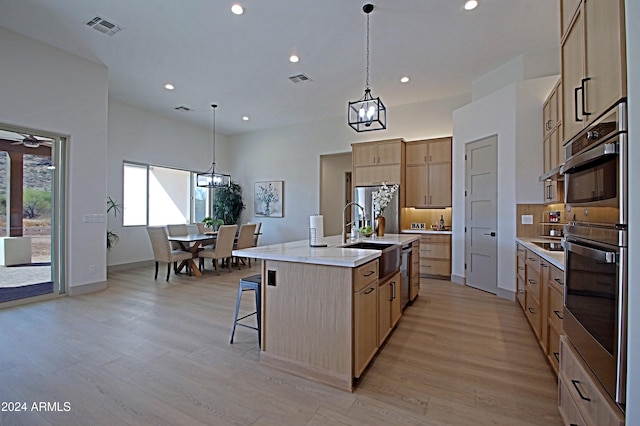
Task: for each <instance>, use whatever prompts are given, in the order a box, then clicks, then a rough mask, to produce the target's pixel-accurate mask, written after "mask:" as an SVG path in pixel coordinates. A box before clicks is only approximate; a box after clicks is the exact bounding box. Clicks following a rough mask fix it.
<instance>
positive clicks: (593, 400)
mask: <svg viewBox="0 0 640 426" xmlns="http://www.w3.org/2000/svg"><path fill="white" fill-rule="evenodd" d="M560 375H561V378H562V380H563V381H564V383H565V385H566V387H567V390H568V393H569V395H570V396H571V398H572V399H573V401H574V402H575V404H576V407H577V408H578V412H579V413H580V414H581V415H582V417H583V418H584V419H585V420H586V421H587V422H588V424H590V425H598V426H614V425H615V426H621V425H623V424H624V419H623V416H622V413H621V412H620V410H619V409H618V407H617V406H616V405H615V404H614V403H613V401H612V400H611V398H610V397H609V395H608V394H607V393H606V391H605V390H604V388H603V387H602V385H600V383H599V382H597V379H596V378H595V377H594V376H593V374H592V373H591V372H590V371H589V370H588V367H585V366H584V365H583V364H582V360H581V359H580V355H578V354H576V353H575V351H574V349H573V348H572V347H571V343H570V342H569V340H568V339H567V338H566V337H565V336H562V337H561V338H560Z"/></svg>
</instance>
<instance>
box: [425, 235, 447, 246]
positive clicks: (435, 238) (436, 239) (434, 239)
mask: <svg viewBox="0 0 640 426" xmlns="http://www.w3.org/2000/svg"><path fill="white" fill-rule="evenodd" d="M450 240H451V235H449V234H440V235H438V234H427V235H423V236H421V237H420V248H421V249H422V244H429V243H449V241H450Z"/></svg>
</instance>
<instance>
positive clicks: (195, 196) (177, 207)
mask: <svg viewBox="0 0 640 426" xmlns="http://www.w3.org/2000/svg"><path fill="white" fill-rule="evenodd" d="M195 175H196V174H195V173H194V172H191V171H189V170H180V169H174V168H170V167H162V166H153V165H148V164H136V163H128V162H125V163H124V172H123V184H124V188H123V203H122V204H123V211H122V225H123V226H144V225H147V224H148V225H152V226H157V225H166V224H169V223H190V222H199V221H201V220H202V219H203V218H204V217H205V216H208V215H209V205H210V203H209V200H210V192H209V190H207V189H206V188H198V187H197V186H196V185H195Z"/></svg>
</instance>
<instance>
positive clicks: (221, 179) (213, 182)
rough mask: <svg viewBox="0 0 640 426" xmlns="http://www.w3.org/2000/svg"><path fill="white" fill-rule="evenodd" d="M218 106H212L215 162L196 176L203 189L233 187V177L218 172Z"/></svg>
mask: <svg viewBox="0 0 640 426" xmlns="http://www.w3.org/2000/svg"><path fill="white" fill-rule="evenodd" d="M217 107H218V105H211V108H213V162H212V163H211V167H210V168H209V170H207V171H206V172H204V173H198V174H197V175H196V185H197V186H199V187H201V188H218V187H221V186H231V175H229V174H226V173H220V172H217V171H216V108H217Z"/></svg>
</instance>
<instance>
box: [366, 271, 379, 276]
mask: <svg viewBox="0 0 640 426" xmlns="http://www.w3.org/2000/svg"><path fill="white" fill-rule="evenodd" d="M375 273H376V271H369V272H367V273H366V274H364V275H363V276H365V277H370V276H371V275H373V274H375Z"/></svg>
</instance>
